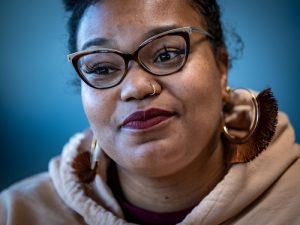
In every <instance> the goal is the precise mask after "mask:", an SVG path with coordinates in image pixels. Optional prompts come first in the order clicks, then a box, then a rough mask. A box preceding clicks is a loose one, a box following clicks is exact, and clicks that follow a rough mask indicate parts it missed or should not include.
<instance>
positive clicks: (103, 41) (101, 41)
mask: <svg viewBox="0 0 300 225" xmlns="http://www.w3.org/2000/svg"><path fill="white" fill-rule="evenodd" d="M176 28H179V26H177V25H167V26H163V27H154V28H152V29H151V30H149V31H148V32H147V33H145V34H144V35H143V37H144V39H145V40H146V39H148V38H150V37H152V36H154V35H156V34H159V33H162V32H165V31H168V30H172V29H176ZM113 42H114V41H113V39H108V38H103V37H97V38H93V39H91V40H89V41H87V42H86V43H84V45H83V46H82V48H81V50H85V49H87V48H89V47H92V46H105V45H112V43H113Z"/></svg>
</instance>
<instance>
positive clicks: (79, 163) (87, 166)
mask: <svg viewBox="0 0 300 225" xmlns="http://www.w3.org/2000/svg"><path fill="white" fill-rule="evenodd" d="M99 151H100V148H99V145H98V143H97V140H96V139H93V141H92V144H91V151H84V152H82V153H80V154H79V155H77V156H76V157H75V159H74V161H73V163H72V167H73V169H74V173H75V174H76V175H77V176H78V178H79V180H80V182H82V183H90V182H92V181H93V180H94V178H95V175H96V170H97V166H98V156H99Z"/></svg>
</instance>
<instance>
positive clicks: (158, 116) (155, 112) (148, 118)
mask: <svg viewBox="0 0 300 225" xmlns="http://www.w3.org/2000/svg"><path fill="white" fill-rule="evenodd" d="M174 115H175V113H173V112H169V111H166V110H162V109H157V108H150V109H148V110H146V111H137V112H134V113H132V114H130V115H129V116H128V117H127V118H126V119H125V120H124V121H123V123H122V127H123V128H129V129H137V130H141V129H148V128H150V127H153V126H155V125H157V124H159V123H161V122H163V121H165V120H167V119H169V118H171V117H173V116H174Z"/></svg>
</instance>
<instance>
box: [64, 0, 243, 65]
mask: <svg viewBox="0 0 300 225" xmlns="http://www.w3.org/2000/svg"><path fill="white" fill-rule="evenodd" d="M98 1H100V0H63V2H64V6H65V10H66V11H67V12H70V13H71V16H70V18H69V21H68V32H69V42H68V48H69V51H70V52H75V51H77V48H76V43H77V30H78V25H79V22H80V19H81V17H82V15H83V13H84V12H85V10H86V9H87V8H88V7H89V6H90V5H92V4H95V3H97V2H98ZM187 1H188V3H189V4H190V5H191V6H192V7H193V8H194V9H195V10H196V11H197V12H198V13H199V14H200V15H201V16H203V18H204V20H205V26H206V30H207V31H208V32H209V33H210V34H212V35H213V36H214V39H211V42H212V46H213V50H214V53H215V55H216V56H221V54H222V53H224V51H227V47H226V44H225V37H224V31H223V27H222V23H221V12H220V7H219V5H218V3H217V1H216V0H187ZM231 38H233V39H235V40H234V41H235V44H236V47H235V49H234V53H233V54H232V55H230V56H229V60H228V61H227V63H228V65H229V67H231V62H232V60H233V59H236V58H238V57H239V55H240V53H241V52H242V50H243V47H244V44H243V42H242V40H241V38H240V36H239V35H238V34H236V33H235V32H234V31H233V32H231Z"/></svg>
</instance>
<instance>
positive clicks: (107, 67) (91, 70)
mask: <svg viewBox="0 0 300 225" xmlns="http://www.w3.org/2000/svg"><path fill="white" fill-rule="evenodd" d="M82 70H83V72H84V73H85V74H89V75H97V76H110V75H114V74H115V73H117V72H118V71H120V69H119V68H117V67H116V66H113V65H111V64H105V63H98V64H96V65H93V66H89V65H85V66H84V67H83V68H82Z"/></svg>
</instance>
